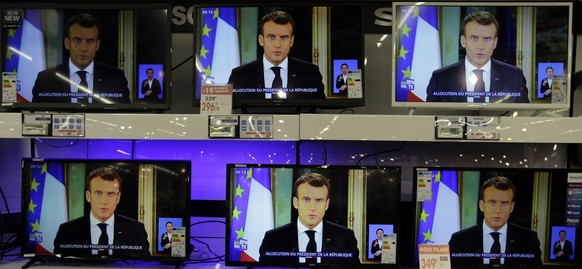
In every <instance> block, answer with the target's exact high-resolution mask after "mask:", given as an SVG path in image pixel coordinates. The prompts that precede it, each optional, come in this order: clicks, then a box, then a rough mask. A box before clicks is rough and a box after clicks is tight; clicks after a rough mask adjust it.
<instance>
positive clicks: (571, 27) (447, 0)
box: [389, 0, 577, 111]
mask: <svg viewBox="0 0 582 269" xmlns="http://www.w3.org/2000/svg"><path fill="white" fill-rule="evenodd" d="M575 4H576V1H573V0H556V1H534V0H530V1H527V0H513V1H484V0H481V1H475V2H473V1H456V0H443V1H438V0H437V1H427V2H418V3H416V2H411V1H402V0H401V1H393V2H392V9H393V27H392V35H393V39H392V53H393V55H398V50H399V47H398V46H399V45H400V43H401V42H400V38H399V37H398V32H399V30H400V29H401V28H400V27H398V24H399V22H397V20H400V19H401V16H400V15H399V14H398V12H396V10H397V8H398V7H400V6H414V5H418V6H436V7H439V8H441V7H512V8H520V7H536V8H543V7H551V6H560V7H568V25H567V26H568V32H567V35H568V42H567V52H566V54H567V55H565V57H566V58H567V60H566V62H565V63H564V76H565V79H566V94H565V98H566V102H565V103H559V104H553V103H535V102H532V100H531V97H530V96H528V98H529V99H530V102H529V103H496V102H489V103H472V102H426V101H422V102H414V101H408V100H406V101H397V100H396V96H397V93H396V89H397V88H399V87H400V85H399V83H397V81H396V80H397V79H396V78H397V73H398V72H397V71H396V70H397V67H398V57H393V58H392V59H391V68H392V72H391V74H390V76H391V78H392V82H391V85H390V91H391V93H390V97H389V98H390V100H389V103H390V104H391V106H392V107H400V108H409V109H416V108H419V109H431V110H435V111H439V110H440V111H443V110H452V109H466V110H489V111H500V110H563V109H568V110H571V109H572V106H573V95H574V90H575V88H574V87H571V84H572V79H573V78H572V75H574V73H575V72H574V71H575V69H574V61H575V54H576V47H575V45H576V35H575V33H576V28H577V26H576V25H575V19H576V18H575V17H576V14H575V13H574V11H575ZM457 41H458V40H457ZM534 45H535V44H534ZM441 50H442V48H441ZM534 52H535V50H534ZM532 53H533V52H532ZM524 55H525V54H524ZM519 57H524V58H525V56H521V54H520V56H519ZM528 57H529V58H533V57H532V56H528ZM539 63H540V62H537V61H533V59H532V61H531V65H534V66H535V67H534V68H533V71H532V77H531V78H530V80H533V81H534V82H530V83H529V84H528V85H527V86H528V90H529V93H531V92H532V91H533V92H537V91H538V88H537V87H536V88H533V87H530V86H531V85H532V84H533V85H535V86H538V85H537V82H536V81H537V76H539V75H540V72H539V70H537V68H538V67H537V66H536V65H537V64H539ZM442 67H445V66H442ZM535 71H537V74H536V72H535ZM524 72H525V71H524ZM542 74H543V73H542ZM536 75H537V76H536ZM421 90H423V91H426V89H421ZM530 95H531V94H530ZM536 96H537V95H536Z"/></svg>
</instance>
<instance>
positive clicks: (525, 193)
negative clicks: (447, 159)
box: [415, 167, 582, 268]
mask: <svg viewBox="0 0 582 269" xmlns="http://www.w3.org/2000/svg"><path fill="white" fill-rule="evenodd" d="M581 183H582V173H581V171H572V170H566V169H555V170H547V169H518V168H507V169H498V168H431V167H419V168H415V187H416V198H417V199H416V200H417V208H416V222H415V223H416V234H415V238H416V243H417V244H444V245H446V244H448V245H449V248H450V254H451V263H452V266H453V267H460V268H466V267H498V266H500V265H501V266H502V267H503V268H539V267H542V266H543V267H544V268H545V267H551V266H557V267H560V266H562V267H565V268H570V267H571V268H578V267H580V265H581V264H582V263H581V257H580V256H581V253H580V251H581V249H580V240H581V236H582V234H581V229H580V213H581V209H580V199H581V197H582V184H581ZM512 186H513V187H512ZM493 232H497V233H499V234H497V236H494V235H493V234H492V233H493ZM495 237H497V240H498V243H499V246H500V247H499V248H494V247H495V242H496V239H495ZM415 251H416V253H418V252H417V251H418V249H417V248H415Z"/></svg>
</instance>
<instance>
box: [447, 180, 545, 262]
mask: <svg viewBox="0 0 582 269" xmlns="http://www.w3.org/2000/svg"><path fill="white" fill-rule="evenodd" d="M515 191H516V189H515V185H513V182H511V180H509V179H508V178H506V177H500V176H496V177H492V178H490V179H488V180H487V181H485V182H484V183H483V184H482V185H481V190H480V200H479V209H480V210H481V212H483V223H481V224H478V225H475V226H473V227H470V228H467V229H465V230H462V231H459V232H456V233H454V234H453V235H452V236H451V239H450V241H449V247H450V252H451V264H452V265H453V267H461V268H464V267H481V266H482V265H483V264H488V265H491V266H493V265H507V266H515V267H516V268H517V267H519V266H527V267H529V268H538V267H541V266H542V260H541V250H540V241H539V240H538V237H537V235H536V233H535V232H534V231H532V230H530V229H527V228H524V227H520V226H518V225H515V224H512V223H509V222H508V220H509V216H510V215H511V212H513V207H514V206H515V200H514V197H515V193H516V192H515ZM512 268H513V267H512ZM519 268H521V267H519Z"/></svg>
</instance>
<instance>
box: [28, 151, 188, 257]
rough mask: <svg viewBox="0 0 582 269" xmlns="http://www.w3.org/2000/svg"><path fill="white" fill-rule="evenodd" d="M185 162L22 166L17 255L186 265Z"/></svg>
mask: <svg viewBox="0 0 582 269" xmlns="http://www.w3.org/2000/svg"><path fill="white" fill-rule="evenodd" d="M190 166H191V163H190V161H152V160H147V161H127V160H119V161H117V160H92V161H89V160H36V159H35V160H33V159H25V160H23V189H22V201H23V202H22V212H23V227H22V229H23V233H22V234H23V238H22V246H21V254H22V256H23V257H27V258H35V259H40V260H42V259H56V258H64V259H67V258H70V259H89V260H93V259H97V260H109V259H113V260H159V261H180V260H185V259H188V257H189V252H188V247H189V244H190V239H189V235H190V227H189V223H190V210H189V205H190Z"/></svg>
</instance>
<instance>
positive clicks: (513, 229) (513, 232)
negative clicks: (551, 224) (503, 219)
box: [449, 222, 542, 268]
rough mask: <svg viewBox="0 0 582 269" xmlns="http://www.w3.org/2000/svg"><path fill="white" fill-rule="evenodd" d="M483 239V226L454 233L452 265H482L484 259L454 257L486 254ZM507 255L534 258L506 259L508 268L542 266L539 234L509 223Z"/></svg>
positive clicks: (450, 243)
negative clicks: (457, 255) (464, 254)
mask: <svg viewBox="0 0 582 269" xmlns="http://www.w3.org/2000/svg"><path fill="white" fill-rule="evenodd" d="M481 238H483V226H482V224H478V225H475V226H473V227H471V228H467V229H465V230H462V231H459V232H456V233H454V234H453V235H452V236H451V240H450V241H449V248H450V251H451V265H452V266H453V267H458V268H467V267H479V266H480V265H482V264H483V258H482V257H469V258H468V257H463V258H460V257H454V254H455V253H477V254H482V253H484V251H483V242H482V240H481ZM487 252H489V251H487ZM505 253H506V254H529V255H533V258H530V259H526V258H505V260H504V264H505V265H506V266H509V267H511V266H514V267H515V266H519V265H526V266H528V267H529V268H538V267H541V266H542V260H541V250H540V241H539V240H538V237H537V234H536V233H535V232H534V231H532V230H529V229H526V228H524V227H521V226H518V225H515V224H512V223H509V222H508V223H507V239H506V246H505ZM516 268H517V267H516Z"/></svg>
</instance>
